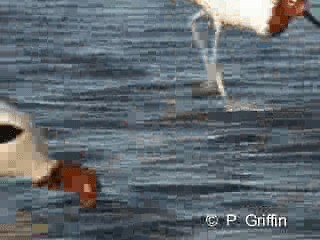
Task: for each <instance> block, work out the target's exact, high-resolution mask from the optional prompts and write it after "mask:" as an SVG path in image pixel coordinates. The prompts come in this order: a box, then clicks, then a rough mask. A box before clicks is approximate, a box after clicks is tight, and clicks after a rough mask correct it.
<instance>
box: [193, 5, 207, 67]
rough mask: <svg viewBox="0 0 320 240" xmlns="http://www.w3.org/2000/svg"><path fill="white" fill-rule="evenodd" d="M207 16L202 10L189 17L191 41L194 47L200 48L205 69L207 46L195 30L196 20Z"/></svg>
mask: <svg viewBox="0 0 320 240" xmlns="http://www.w3.org/2000/svg"><path fill="white" fill-rule="evenodd" d="M204 17H208V15H207V13H206V12H205V11H203V10H200V11H199V12H197V13H195V14H194V15H193V16H192V18H191V30H192V43H194V44H195V45H196V47H198V48H201V57H202V61H203V63H204V64H205V67H206V70H208V46H206V44H205V39H201V37H200V33H198V32H197V31H196V21H197V20H199V19H201V18H204Z"/></svg>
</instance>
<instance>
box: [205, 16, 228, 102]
mask: <svg viewBox="0 0 320 240" xmlns="http://www.w3.org/2000/svg"><path fill="white" fill-rule="evenodd" d="M221 31H222V25H221V24H220V23H219V22H215V35H214V47H213V48H212V54H211V57H210V62H213V64H216V62H217V57H218V56H217V52H218V45H219V38H220V33H221ZM214 74H215V76H212V77H210V76H208V87H209V88H211V87H213V86H214V84H217V86H218V91H219V93H220V95H221V96H226V92H225V89H224V84H223V77H222V73H219V72H217V71H215V72H214Z"/></svg>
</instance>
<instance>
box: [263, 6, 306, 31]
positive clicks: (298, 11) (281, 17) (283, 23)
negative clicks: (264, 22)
mask: <svg viewBox="0 0 320 240" xmlns="http://www.w3.org/2000/svg"><path fill="white" fill-rule="evenodd" d="M304 5H305V4H304V0H280V1H279V3H277V4H276V5H275V6H274V7H273V9H272V16H271V19H270V21H269V31H270V33H279V32H282V31H284V30H285V29H286V28H288V25H289V22H290V21H291V20H292V19H293V18H294V17H298V16H303V13H304V7H305V6H304Z"/></svg>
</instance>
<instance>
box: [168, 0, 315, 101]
mask: <svg viewBox="0 0 320 240" xmlns="http://www.w3.org/2000/svg"><path fill="white" fill-rule="evenodd" d="M171 1H173V2H175V0H171ZM189 2H192V3H194V4H196V5H197V6H199V7H200V8H201V9H200V10H199V11H198V12H197V13H196V14H194V15H193V16H192V19H191V27H192V33H193V35H196V21H197V20H199V19H200V18H208V19H209V23H210V24H209V26H212V27H214V28H215V38H214V48H213V54H212V58H213V59H214V60H215V59H216V56H217V54H216V52H217V49H218V41H219V38H220V34H221V32H222V30H223V28H225V27H233V28H239V29H247V30H252V31H254V32H256V33H257V35H258V36H260V37H262V38H269V37H275V36H277V35H279V34H280V33H282V32H283V31H285V30H286V29H287V28H288V25H289V22H290V21H291V20H292V19H293V18H295V17H302V16H304V17H305V18H306V19H308V20H309V21H310V22H312V23H313V24H315V25H316V26H317V27H320V22H319V21H318V20H317V19H316V18H315V17H313V16H312V14H311V13H310V2H309V1H308V0H189ZM197 40H199V39H196V43H197V45H198V46H199V45H200V44H199V41H197ZM207 55H208V54H203V61H204V63H205V66H206V69H207V71H208V66H209V60H208V56H207ZM215 81H216V83H217V86H218V92H219V93H220V95H222V96H225V95H226V93H225V89H224V85H223V83H222V80H221V77H216V79H215ZM211 86H212V83H210V79H208V84H207V85H206V87H207V88H211ZM207 92H210V90H207Z"/></svg>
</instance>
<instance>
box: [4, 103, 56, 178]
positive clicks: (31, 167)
mask: <svg viewBox="0 0 320 240" xmlns="http://www.w3.org/2000/svg"><path fill="white" fill-rule="evenodd" d="M7 126H12V127H13V128H12V129H14V128H16V129H21V130H23V131H22V132H21V133H20V134H19V135H18V136H16V137H15V138H13V139H12V140H10V141H7V142H1V143H0V176H23V177H31V178H32V181H33V182H36V181H38V180H40V179H41V178H43V177H45V176H48V175H49V173H50V170H51V169H53V168H54V167H55V165H56V164H57V161H53V160H49V159H48V155H47V152H46V151H45V150H44V148H43V147H42V146H40V145H41V144H45V142H43V141H42V140H43V139H40V136H38V135H37V131H36V128H35V127H33V125H32V122H31V118H30V117H29V115H27V114H25V113H22V112H19V111H17V109H16V108H15V107H14V106H11V105H10V104H7V103H6V102H3V101H0V127H1V128H0V130H1V131H6V133H5V134H7V133H8V130H6V128H7ZM10 131H12V132H13V134H14V131H13V130H10ZM0 134H4V133H1V132H0ZM42 150H43V151H42Z"/></svg>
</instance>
